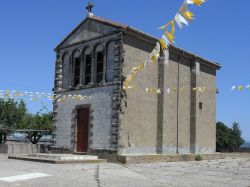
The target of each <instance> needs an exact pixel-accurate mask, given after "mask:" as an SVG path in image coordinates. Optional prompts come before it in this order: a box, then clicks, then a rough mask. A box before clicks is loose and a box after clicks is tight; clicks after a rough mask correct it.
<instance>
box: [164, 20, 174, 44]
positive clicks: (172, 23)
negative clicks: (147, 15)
mask: <svg viewBox="0 0 250 187" xmlns="http://www.w3.org/2000/svg"><path fill="white" fill-rule="evenodd" d="M167 25H171V30H170V32H168V31H166V32H165V33H164V34H165V36H166V37H167V38H168V40H169V41H170V42H171V43H173V42H174V34H175V25H174V20H171V21H170V22H169V23H168V24H167Z"/></svg>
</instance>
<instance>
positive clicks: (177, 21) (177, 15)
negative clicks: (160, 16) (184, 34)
mask: <svg viewBox="0 0 250 187" xmlns="http://www.w3.org/2000/svg"><path fill="white" fill-rule="evenodd" d="M174 20H175V22H176V23H177V25H178V26H179V27H180V29H182V23H181V21H180V18H179V13H177V14H176V15H175V17H174Z"/></svg>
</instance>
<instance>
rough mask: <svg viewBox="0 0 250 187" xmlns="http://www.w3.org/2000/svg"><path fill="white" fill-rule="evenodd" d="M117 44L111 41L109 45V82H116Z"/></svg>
mask: <svg viewBox="0 0 250 187" xmlns="http://www.w3.org/2000/svg"><path fill="white" fill-rule="evenodd" d="M114 51H115V42H114V41H111V42H109V43H108V45H107V73H106V80H107V82H113V80H114V62H115V53H114Z"/></svg>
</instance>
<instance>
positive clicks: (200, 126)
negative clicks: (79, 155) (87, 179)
mask: <svg viewBox="0 0 250 187" xmlns="http://www.w3.org/2000/svg"><path fill="white" fill-rule="evenodd" d="M156 42H157V38H154V37H152V36H150V35H147V34H145V33H142V32H141V31H138V30H135V29H133V28H130V27H129V26H126V25H122V24H118V23H114V22H111V21H108V20H104V19H102V18H98V17H95V16H89V17H87V18H86V19H85V20H84V21H83V22H82V23H81V24H80V25H79V26H78V27H77V28H76V29H75V30H74V31H73V32H72V33H70V34H69V36H68V37H66V38H65V40H64V41H63V42H61V43H60V44H59V45H58V46H57V48H56V49H55V51H56V53H57V60H56V66H55V69H56V71H55V87H54V91H55V94H60V95H62V96H63V95H79V94H80V95H86V96H87V97H88V99H85V100H81V101H76V100H70V99H69V100H66V101H65V102H63V103H59V102H56V101H55V102H54V113H55V131H54V132H55V134H54V140H55V146H56V147H59V148H63V149H68V150H71V151H72V152H75V151H76V145H77V139H76V136H77V125H76V124H77V122H76V111H77V109H78V108H81V107H89V108H90V116H89V119H90V122H89V130H88V131H89V137H88V152H90V153H91V152H92V153H100V152H103V151H108V152H109V153H110V155H114V153H115V154H117V155H124V154H155V153H158V154H166V153H171V154H176V153H213V152H215V135H216V132H215V130H216V129H215V116H216V113H215V112H216V102H215V101H216V83H215V79H216V70H218V69H219V68H220V66H219V65H218V64H216V63H213V62H210V61H207V60H205V59H203V58H201V57H198V56H196V55H194V54H191V53H188V52H186V51H184V50H182V49H179V48H177V47H174V46H171V47H170V48H169V54H170V59H169V62H168V63H167V64H166V63H163V62H160V63H158V64H153V63H152V64H150V65H148V66H146V68H145V70H144V71H142V72H139V73H138V76H136V78H135V79H134V81H133V85H134V86H135V87H136V89H134V90H128V91H125V90H123V89H122V84H123V81H124V80H125V77H126V76H127V75H128V74H129V72H130V70H131V69H132V68H133V67H135V66H138V65H139V64H141V63H142V62H144V61H145V59H146V58H147V56H148V55H149V54H150V52H151V51H152V50H153V48H154V46H155V44H156ZM98 52H101V54H103V59H104V63H103V74H100V75H101V76H102V77H99V78H98V75H97V74H98V70H97V69H98V65H97V63H98V62H97V61H98V59H97V58H98V54H97V53H98ZM86 55H89V56H88V58H89V61H88V62H87V60H86V58H87V57H86ZM75 57H77V58H79V59H80V64H79V68H80V71H79V76H78V73H77V72H76V71H77V70H76V66H77V65H76V62H75V60H74V59H75ZM90 58H91V60H90ZM90 61H91V74H90V75H89V77H88V73H87V71H86V68H87V65H86V64H87V63H89V62H90ZM75 79H77V81H76V80H75ZM99 79H101V80H100V81H98V80H99ZM88 80H89V81H88ZM75 83H77V84H75ZM197 86H205V87H206V88H208V91H207V92H204V93H200V92H193V91H192V89H193V88H195V87H197ZM147 87H154V88H161V90H162V93H161V94H158V95H157V94H151V95H150V94H149V93H146V91H145V89H146V88H147ZM167 87H170V88H175V90H176V91H173V92H171V93H167V92H166V88H167ZM178 88H179V89H178ZM182 88H185V91H184V92H183V93H182V91H181V90H182ZM200 105H202V108H200Z"/></svg>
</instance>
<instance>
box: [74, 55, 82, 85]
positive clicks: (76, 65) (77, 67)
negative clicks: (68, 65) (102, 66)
mask: <svg viewBox="0 0 250 187" xmlns="http://www.w3.org/2000/svg"><path fill="white" fill-rule="evenodd" d="M73 67H74V73H73V75H74V79H73V86H77V85H79V84H80V76H81V53H80V52H79V51H76V52H74V54H73Z"/></svg>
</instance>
